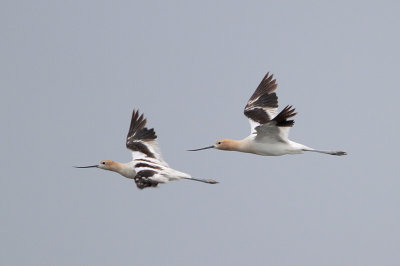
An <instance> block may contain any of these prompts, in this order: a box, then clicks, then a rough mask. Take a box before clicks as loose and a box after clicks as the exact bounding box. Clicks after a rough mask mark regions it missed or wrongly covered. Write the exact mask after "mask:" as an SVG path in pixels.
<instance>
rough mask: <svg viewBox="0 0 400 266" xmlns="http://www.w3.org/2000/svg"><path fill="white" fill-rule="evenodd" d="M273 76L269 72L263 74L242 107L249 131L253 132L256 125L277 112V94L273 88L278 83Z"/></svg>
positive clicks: (264, 121)
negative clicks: (248, 124) (248, 123)
mask: <svg viewBox="0 0 400 266" xmlns="http://www.w3.org/2000/svg"><path fill="white" fill-rule="evenodd" d="M273 77H274V75H272V74H271V75H270V74H269V72H268V73H267V74H266V75H265V77H264V78H263V79H262V80H261V82H260V85H258V87H257V89H256V90H255V91H254V93H253V95H252V96H251V97H250V99H249V100H248V101H247V104H246V106H245V108H244V115H245V116H247V118H248V119H249V122H250V127H251V133H254V132H255V128H256V127H257V126H259V125H262V124H265V123H268V122H269V121H271V120H272V119H273V118H274V117H275V116H276V114H277V109H278V96H276V93H275V90H276V88H277V87H278V84H276V80H275V79H273Z"/></svg>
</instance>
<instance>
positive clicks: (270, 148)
mask: <svg viewBox="0 0 400 266" xmlns="http://www.w3.org/2000/svg"><path fill="white" fill-rule="evenodd" d="M296 144H297V143H296ZM300 145H301V144H300ZM248 152H250V153H255V154H258V155H263V156H280V155H285V154H299V153H303V151H302V148H301V147H298V145H292V143H291V142H289V143H284V142H276V143H251V145H250V147H249V151H248Z"/></svg>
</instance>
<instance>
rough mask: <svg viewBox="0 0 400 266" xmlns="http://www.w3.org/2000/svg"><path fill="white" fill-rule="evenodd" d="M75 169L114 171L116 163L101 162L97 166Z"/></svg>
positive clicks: (116, 166)
mask: <svg viewBox="0 0 400 266" xmlns="http://www.w3.org/2000/svg"><path fill="white" fill-rule="evenodd" d="M75 168H100V169H103V170H109V171H116V170H117V168H118V163H117V162H114V161H111V160H102V161H100V162H99V164H97V165H89V166H75Z"/></svg>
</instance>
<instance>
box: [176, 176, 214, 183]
mask: <svg viewBox="0 0 400 266" xmlns="http://www.w3.org/2000/svg"><path fill="white" fill-rule="evenodd" d="M183 179H187V180H193V181H198V182H203V183H207V184H218V183H219V182H218V181H215V180H214V179H203V178H194V177H184V178H183Z"/></svg>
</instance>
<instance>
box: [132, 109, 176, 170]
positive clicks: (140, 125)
mask: <svg viewBox="0 0 400 266" xmlns="http://www.w3.org/2000/svg"><path fill="white" fill-rule="evenodd" d="M146 122H147V121H146V119H145V118H144V117H143V114H142V115H140V116H139V111H135V110H133V113H132V120H131V125H130V127H129V132H128V135H127V137H126V147H127V148H128V149H129V150H131V151H132V157H133V160H134V161H137V160H143V161H146V160H147V161H151V162H154V163H156V164H160V165H162V166H167V167H168V164H167V163H166V162H165V161H164V159H163V158H162V156H161V152H160V148H159V147H158V144H157V136H156V133H155V132H154V129H153V128H151V129H148V128H146V127H145V126H146Z"/></svg>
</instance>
